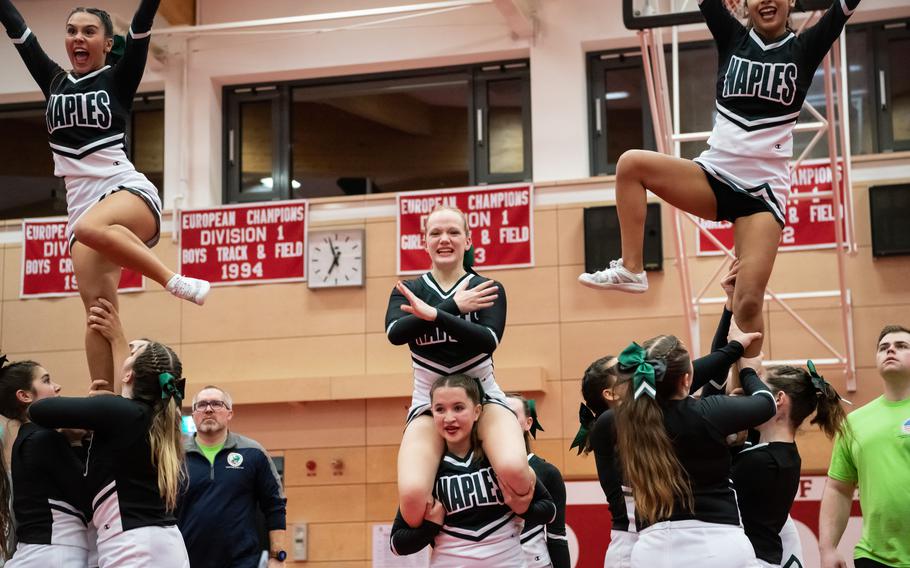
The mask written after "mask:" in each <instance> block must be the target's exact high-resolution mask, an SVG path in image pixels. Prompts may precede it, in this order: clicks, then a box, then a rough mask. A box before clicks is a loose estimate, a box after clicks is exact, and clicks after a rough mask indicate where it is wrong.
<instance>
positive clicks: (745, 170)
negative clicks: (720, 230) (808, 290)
mask: <svg viewBox="0 0 910 568" xmlns="http://www.w3.org/2000/svg"><path fill="white" fill-rule="evenodd" d="M858 4H859V0H834V3H833V5H832V6H831V8H830V9H829V10H828V11H827V12H826V13H825V14H824V15H823V16H822V17H821V18H820V19H819V21H818V23H816V24H815V25H814V26H812V27H810V28H808V29H806V30H803V32H802V33H801V34H800V35H798V36H797V35H796V34H794V33H793V32H792V31H790V30H787V31H786V33H784V35H783V36H781V37H779V38H776V39H774V40H772V41H765V40H764V39H762V38H761V36H759V35H758V33H757V32H756V31H755V30H754V29H751V28H747V27H746V26H744V25H743V24H742V23H741V22H740V21H739V20H737V19H736V18H735V17H734V16H733V15H732V14H731V13H730V11H729V10H728V9H727V7H726V6H725V5H724V1H723V0H699V3H698V6H699V8H700V9H701V12H702V14H703V15H704V17H705V22H706V23H707V24H708V29H709V30H710V31H711V35H712V36H714V41H715V43H716V44H717V51H718V74H717V89H716V98H717V100H716V110H717V115H716V118H715V121H714V129H713V130H712V132H711V137H710V138H709V139H708V145H709V146H710V148H709V149H708V150H706V151H705V152H703V153H702V154H701V155H700V156H699V157H697V158H695V162H696V163H698V165H700V166H701V167H702V168H703V169H704V170H705V172H706V174H707V175H708V181H709V182H711V185H712V187H713V188H714V190H715V194H718V192H720V195H719V196H718V219H727V220H731V221H732V220H733V219H735V218H736V217H738V216H741V214H739V215H738V214H736V211H725V209H726V207H725V201H726V200H725V199H723V197H722V196H723V193H722V192H723V191H724V189H729V190H732V191H736V192H739V193H740V194H741V195H746V196H750V197H753V198H755V199H758V200H760V201H761V203H762V204H763V207H764V208H765V209H767V210H768V211H770V212H771V213H773V214H774V216H775V218H776V219H777V221H778V222H779V223H780V224H781V225H783V224H784V223H785V221H786V208H787V198H788V197H789V194H790V158H792V157H793V127H794V126H795V125H796V120H797V118H798V117H799V113H800V109H801V108H802V105H803V101H805V99H806V94H807V93H808V91H809V86H810V85H811V84H812V78H813V76H814V75H815V70H816V69H817V68H818V66H819V64H820V63H821V62H822V59H823V58H824V56H825V54H826V53H827V52H828V49H830V47H831V44H833V43H834V41H835V40H836V39H837V38H838V36H839V35H840V33H841V30H843V28H844V25H845V24H846V23H847V18H849V17H850V15H851V14H852V13H853V10H854V9H856V6H857V5H858Z"/></svg>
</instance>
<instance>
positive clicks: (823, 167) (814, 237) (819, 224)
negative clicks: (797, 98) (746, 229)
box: [698, 160, 846, 256]
mask: <svg viewBox="0 0 910 568" xmlns="http://www.w3.org/2000/svg"><path fill="white" fill-rule="evenodd" d="M841 171H842V168H841V165H840V164H838V173H840V172H841ZM790 179H791V185H790V200H789V201H788V202H787V225H786V226H785V227H784V230H783V233H782V234H781V237H780V248H779V249H778V250H781V251H786V250H809V249H822V248H833V247H834V244H835V241H836V239H835V237H834V216H835V215H834V197H833V196H832V195H828V196H827V197H812V194H815V193H820V192H823V191H824V192H830V191H831V162H830V161H829V160H813V161H811V162H808V163H807V162H803V163H802V164H801V165H800V167H798V168H796V169H795V170H791V172H790ZM838 179H839V180H840V187H839V190H840V197H841V203H843V202H844V178H843V174H841V175H840V177H839V178H838ZM838 217H840V222H841V226H844V223H845V220H844V216H843V215H842V214H841V215H838ZM700 224H701V226H702V227H704V228H705V229H707V230H708V231H709V232H710V233H711V234H712V235H714V236H715V237H717V239H718V240H720V242H721V243H723V245H724V246H726V247H727V248H731V249H732V248H733V224H732V223H730V222H728V221H706V220H704V219H702V220H700ZM844 230H845V231H846V227H844ZM698 254H699V255H700V256H704V255H716V254H721V250H720V249H719V248H718V247H717V246H716V245H715V244H714V243H713V242H712V241H711V239H709V238H708V237H707V236H706V235H705V234H704V233H703V232H701V231H698Z"/></svg>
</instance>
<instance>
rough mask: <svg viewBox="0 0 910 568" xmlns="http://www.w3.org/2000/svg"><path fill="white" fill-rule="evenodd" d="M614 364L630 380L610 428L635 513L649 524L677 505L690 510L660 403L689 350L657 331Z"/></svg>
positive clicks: (686, 367) (688, 490)
mask: <svg viewBox="0 0 910 568" xmlns="http://www.w3.org/2000/svg"><path fill="white" fill-rule="evenodd" d="M618 365H619V371H620V373H622V374H624V375H628V378H631V379H632V381H633V388H630V389H628V390H627V391H626V393H625V400H624V401H623V403H622V404H621V405H620V406H619V408H618V409H617V411H616V430H617V434H618V442H619V455H620V461H621V462H622V464H623V473H624V476H625V479H626V481H627V482H628V483H629V485H631V486H632V492H633V493H634V494H635V510H636V513H637V514H638V516H639V517H640V518H641V519H642V520H643V521H645V522H646V523H649V524H650V523H654V522H657V521H660V520H663V519H667V518H669V517H671V516H672V515H673V514H674V512H675V508H676V504H677V503H680V504H682V506H683V507H685V508H686V509H687V510H689V511H691V510H693V509H694V507H695V505H694V499H693V496H692V487H691V485H690V483H689V479H688V474H687V473H686V471H685V469H684V468H683V466H682V464H681V463H680V461H679V458H678V457H677V456H676V452H675V451H674V449H673V444H672V442H671V441H670V437H669V435H668V434H667V430H666V426H664V413H663V410H662V408H661V406H660V401H664V400H667V399H669V397H670V396H672V395H673V394H674V393H675V392H676V390H677V387H678V386H679V382H680V381H681V380H682V379H683V377H685V375H686V374H687V373H689V371H690V369H691V362H690V359H689V353H688V352H687V351H686V349H685V348H684V347H683V346H682V344H681V343H680V341H679V339H677V338H676V337H674V336H672V335H663V336H658V337H655V338H654V339H651V340H648V341H646V342H645V343H644V344H643V346H639V345H637V344H635V343H633V344H632V345H630V346H629V347H627V348H626V350H624V351H623V352H622V354H620V356H619V363H618Z"/></svg>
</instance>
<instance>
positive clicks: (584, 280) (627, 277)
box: [578, 258, 648, 294]
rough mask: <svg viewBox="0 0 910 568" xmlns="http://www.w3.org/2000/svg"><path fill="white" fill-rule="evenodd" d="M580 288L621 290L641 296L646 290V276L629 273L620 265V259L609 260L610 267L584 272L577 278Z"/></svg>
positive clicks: (642, 273) (643, 273) (644, 274)
mask: <svg viewBox="0 0 910 568" xmlns="http://www.w3.org/2000/svg"><path fill="white" fill-rule="evenodd" d="M578 281H579V282H580V283H581V285H582V286H587V287H588V288H597V289H598V290H621V291H623V292H632V293H633V294H641V293H643V292H647V290H648V275H647V274H646V273H645V272H644V271H642V272H639V273H637V274H636V273H635V272H629V271H628V270H626V267H624V266H623V265H622V259H621V258H620V259H619V260H611V261H610V266H609V267H608V268H605V269H603V270H598V271H597V272H585V273H583V274H581V275H579V276H578Z"/></svg>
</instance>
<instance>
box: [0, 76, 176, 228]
mask: <svg viewBox="0 0 910 568" xmlns="http://www.w3.org/2000/svg"><path fill="white" fill-rule="evenodd" d="M164 108H165V92H164V91H149V92H143V93H136V95H135V96H134V97H133V106H132V111H133V112H131V113H130V120H129V123H127V125H126V144H125V151H126V156H127V158H128V159H129V160H130V161H131V162H132V161H133V146H134V144H133V114H134V112H135V111H137V110H138V111H140V112H141V111H148V110H164ZM23 111H27V112H36V113H39V114H40V115H42V116H44V115H45V114H46V113H47V101H41V100H36V101H25V102H21V103H6V104H0V115H3V114H7V113H15V112H23ZM162 130H164V127H162ZM45 136H46V134H45ZM166 148H167V146H166V145H165V150H166ZM48 153H49V154H50V153H51V150H50V148H49V147H48ZM140 173H141V172H140ZM55 177H56V176H55ZM56 179H57V182H58V187H57V188H56V189H55V190H54V192H55V193H56V192H60V194H61V195H62V198H63V201H64V202H66V185H65V183H64V180H63V179H62V178H59V177H58V178H56ZM157 189H158V192H159V195H161V196H162V198H163V196H164V188H163V187H159V188H157ZM63 214H64V215H65V214H66V213H65V211H64V212H63ZM58 215H60V213H49V214H47V215H42V217H56V216H58Z"/></svg>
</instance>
